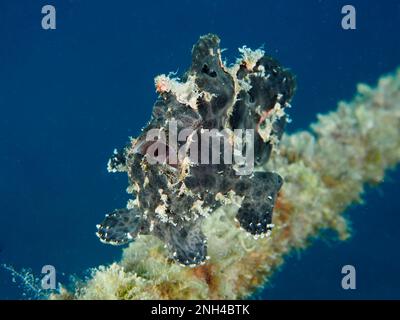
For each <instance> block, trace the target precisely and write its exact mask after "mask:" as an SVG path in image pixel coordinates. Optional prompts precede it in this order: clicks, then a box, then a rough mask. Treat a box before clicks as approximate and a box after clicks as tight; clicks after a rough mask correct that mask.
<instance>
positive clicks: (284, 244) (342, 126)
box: [50, 37, 400, 299]
mask: <svg viewBox="0 0 400 320" xmlns="http://www.w3.org/2000/svg"><path fill="white" fill-rule="evenodd" d="M203 39H209V38H208V37H206V38H203ZM212 39H215V38H212ZM241 51H242V58H241V59H242V61H243V62H242V63H239V64H238V65H237V66H236V68H238V70H237V71H236V72H235V73H236V74H238V73H239V74H241V73H242V74H243V75H244V74H246V73H248V72H249V69H250V70H252V69H254V66H255V65H256V64H257V61H259V59H260V58H261V56H262V54H261V52H259V51H251V50H250V49H248V48H245V47H244V48H242V49H241ZM210 59H211V57H210ZM261 59H267V60H268V58H261ZM264 61H265V60H264ZM218 63H219V66H221V63H220V62H218ZM263 65H265V64H263ZM266 65H268V63H267V64H266ZM199 67H200V66H199ZM201 68H202V69H203V66H201ZM215 68H216V66H215V65H213V64H210V62H208V64H207V67H206V68H204V71H205V73H206V74H207V73H208V74H209V75H210V78H213V75H214V72H216V73H217V72H223V71H221V69H219V68H218V67H217V68H216V70H219V71H216V70H214V69H215ZM261 69H262V68H261ZM265 69H266V70H265V71H264V72H267V70H269V69H268V67H266V68H265ZM197 70H198V69H197ZM239 70H242V71H240V72H239ZM278 71H279V72H278V74H281V73H282V70H281V69H279V70H278ZM260 72H261V73H262V72H263V71H262V70H260ZM228 73H230V72H228ZM189 76H190V74H189ZM256 77H257V76H256ZM242 79H245V77H244V78H242ZM242 79H240V78H238V81H237V83H235V84H234V88H235V89H234V90H239V89H238V88H245V87H247V92H249V91H248V90H251V89H249V88H248V85H249V83H248V81H247V80H244V81H242ZM262 79H263V78H259V80H262ZM184 83H185V82H178V81H175V80H173V79H167V78H166V77H163V76H161V77H158V78H156V84H157V86H156V88H157V90H158V91H159V92H160V93H161V95H165V93H166V92H168V91H172V92H176V90H178V91H180V92H185V93H186V94H181V95H180V97H181V98H182V99H184V101H187V104H188V105H192V103H194V102H195V101H197V100H196V99H192V96H191V94H192V92H193V93H195V94H197V93H198V92H197V91H196V90H197V89H196V90H194V91H193V88H196V85H195V84H193V83H192V82H190V83H189V84H188V85H187V87H186V86H185V85H184ZM186 83H187V82H186ZM278 87H279V86H278ZM253 88H257V87H253ZM279 88H282V87H279ZM290 88H292V86H290ZM357 89H358V90H357V94H356V96H355V97H354V99H353V100H352V101H351V102H340V103H339V106H338V108H337V110H335V111H332V112H330V113H329V114H326V115H319V116H318V121H317V122H316V123H315V124H313V125H312V126H311V130H310V131H301V132H297V133H294V134H290V135H287V134H283V135H282V137H281V139H280V143H279V148H276V151H278V152H272V153H270V154H269V157H265V158H263V159H262V160H261V159H259V161H260V162H259V163H260V164H261V167H262V168H263V169H262V170H260V169H259V170H260V171H264V172H278V173H279V175H280V176H281V177H282V179H283V180H284V183H283V185H282V187H281V189H280V191H279V193H278V194H277V197H276V201H275V206H274V214H273V216H272V224H274V225H275V227H274V228H273V229H272V231H271V235H270V236H269V237H263V238H261V237H258V239H255V237H254V236H252V235H251V232H249V231H248V230H243V229H242V228H239V227H238V225H239V224H240V222H239V223H238V222H237V221H236V219H235V218H236V217H237V215H238V212H239V210H240V208H241V204H242V203H241V197H240V195H237V194H233V193H231V194H228V195H226V196H224V197H223V199H221V202H222V203H223V205H222V206H219V207H218V208H217V209H215V210H214V212H213V213H212V214H208V215H207V216H205V217H204V218H203V219H202V225H201V226H200V229H201V231H202V233H203V234H204V236H205V237H206V238H207V239H208V241H207V251H208V253H207V254H208V255H209V256H210V259H209V260H206V261H205V263H203V264H199V265H196V266H194V267H192V268H188V267H186V266H181V265H180V264H179V263H176V261H175V260H173V259H171V258H170V250H169V249H168V248H165V243H164V239H160V237H157V236H154V235H151V234H150V235H142V236H140V238H137V239H136V240H135V241H133V242H131V243H130V245H129V246H128V247H127V248H125V249H124V250H123V256H122V259H121V260H120V261H118V262H114V263H112V264H111V265H108V266H100V267H97V268H93V269H92V272H91V276H90V277H89V278H88V279H86V280H85V281H84V282H81V283H76V284H75V288H74V289H73V290H72V291H68V290H66V289H65V288H64V287H62V288H61V290H60V293H59V294H57V295H51V297H50V298H52V299H239V298H245V297H249V296H250V295H251V294H252V293H254V291H255V290H256V289H257V288H259V287H260V286H262V285H264V284H265V282H266V281H268V280H269V279H270V277H271V275H272V274H273V272H274V271H275V270H276V269H277V268H278V267H279V266H280V265H281V264H282V263H283V261H284V258H285V256H286V255H287V254H288V253H289V252H291V251H293V250H296V249H303V248H305V247H306V246H307V245H308V244H309V243H310V240H312V239H313V238H315V237H317V236H318V234H319V233H320V232H321V231H322V230H324V229H332V230H335V231H336V232H337V233H338V236H339V239H340V240H345V239H347V238H348V237H349V235H350V230H349V227H348V222H347V219H345V218H344V216H343V213H344V212H345V210H346V208H347V207H348V206H349V205H351V204H353V203H357V202H358V203H359V202H361V195H362V193H363V190H364V186H365V184H370V185H376V184H378V183H381V182H382V181H383V179H384V175H385V170H387V169H391V168H393V167H395V166H396V165H397V164H398V163H399V161H400V138H399V137H400V69H399V70H398V71H397V72H395V73H394V74H392V75H387V76H383V77H381V78H380V79H379V81H378V84H377V86H376V87H375V88H371V87H369V86H367V85H365V84H359V85H358V88H357ZM245 90H246V89H245ZM253 90H254V89H253ZM277 91H279V90H277ZM277 91H275V92H277ZM291 93H292V92H291V91H290V92H288V93H287V95H286V98H284V99H285V101H288V100H289V97H290V96H291ZM269 97H271V96H269ZM284 97H285V96H284ZM163 99H164V98H162V99H161V100H160V101H161V102H160V103H161V105H164V106H165V103H166V102H163ZM167 99H168V98H167ZM169 99H173V97H172V96H170V98H169ZM167 101H168V100H167ZM239 101H241V100H239ZM180 103H181V102H180ZM239 103H241V102H239ZM175 104H176V102H174V105H175ZM193 106H195V104H193ZM282 106H284V104H282ZM277 109H279V108H277ZM185 110H186V112H189V110H190V109H188V108H187V109H185ZM278 111H279V112H280V110H275V111H274V112H276V113H278ZM189 118H190V117H189ZM190 119H191V118H190ZM245 123H247V122H242V125H244V124H245ZM249 123H251V121H250V122H249ZM266 133H268V132H266ZM266 136H267V135H266ZM267 145H268V144H267ZM128 149H129V150H131V149H130V148H128ZM268 153H269V152H266V153H261V154H268ZM127 156H129V155H127V154H124V153H117V154H116V155H115V156H114V157H115V160H112V161H111V164H110V168H111V169H113V168H114V170H117V171H118V170H126V165H127V163H129V161H128V162H124V159H126V158H127ZM268 158H269V159H268ZM113 159H114V158H113ZM267 159H268V161H267V162H263V161H264V160H265V161H266V160H267ZM258 172H259V171H258ZM277 191H278V190H276V191H275V192H277ZM123 212H125V211H123ZM381 219H387V217H381ZM239 220H240V219H239ZM327 250H329V249H327ZM185 252H186V251H185Z"/></svg>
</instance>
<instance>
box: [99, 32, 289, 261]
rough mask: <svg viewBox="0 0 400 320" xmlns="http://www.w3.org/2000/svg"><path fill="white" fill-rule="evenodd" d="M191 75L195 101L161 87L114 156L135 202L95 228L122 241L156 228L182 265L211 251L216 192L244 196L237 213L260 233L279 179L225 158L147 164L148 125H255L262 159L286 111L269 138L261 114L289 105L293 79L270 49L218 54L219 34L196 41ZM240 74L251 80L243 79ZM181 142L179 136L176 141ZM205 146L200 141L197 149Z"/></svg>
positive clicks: (258, 154)
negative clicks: (240, 58)
mask: <svg viewBox="0 0 400 320" xmlns="http://www.w3.org/2000/svg"><path fill="white" fill-rule="evenodd" d="M260 66H263V68H259V67H260ZM232 70H234V71H232ZM261 71H263V72H261ZM235 77H236V79H234V78H235ZM190 78H191V79H195V80H194V82H195V84H196V87H197V92H198V93H199V95H198V98H197V101H196V108H193V107H191V106H189V105H188V104H185V103H182V102H179V101H182V99H179V97H177V94H176V93H175V92H173V91H172V90H171V91H163V92H160V96H159V98H158V100H157V101H156V103H155V105H154V108H153V113H152V118H151V120H150V122H149V123H148V125H147V126H146V127H145V128H144V130H143V132H142V134H141V135H140V136H139V137H138V138H137V139H136V140H135V141H134V142H133V143H132V144H129V145H128V146H127V147H126V148H125V149H124V150H122V151H120V152H117V153H115V154H114V155H113V157H112V158H111V159H110V162H109V169H110V170H111V171H114V172H115V171H120V172H121V171H122V172H127V174H128V177H129V183H130V186H131V189H132V190H131V192H132V193H133V195H134V198H135V199H136V200H135V203H134V205H133V206H130V209H119V210H115V211H114V212H112V213H111V214H109V215H107V216H106V218H105V220H104V221H103V222H102V224H101V225H99V226H98V233H97V235H98V236H99V238H100V239H101V240H102V241H103V242H106V243H111V244H125V243H127V242H128V241H130V240H134V239H135V238H136V237H137V236H138V235H139V234H152V235H155V236H156V237H158V238H160V239H161V240H162V241H163V242H164V243H165V244H166V246H167V247H168V249H169V252H170V256H171V258H172V259H174V260H176V261H178V262H179V263H181V264H184V265H197V264H199V263H202V262H203V261H204V260H205V259H206V257H207V241H206V239H205V236H204V235H203V233H202V231H201V224H202V221H203V219H204V217H205V216H206V215H207V214H211V213H212V211H213V210H215V209H216V208H218V207H219V206H221V205H222V203H221V201H222V200H221V197H216V195H217V194H219V195H222V196H223V197H224V196H227V195H228V194H232V193H233V194H235V195H238V196H240V197H241V198H242V203H241V207H240V209H239V212H238V214H237V220H238V221H239V223H240V226H241V227H242V228H243V229H245V230H246V231H247V232H249V233H251V234H253V235H262V234H264V233H266V232H267V231H268V230H269V229H270V223H271V220H272V211H273V206H274V202H275V199H276V196H277V193H278V191H279V189H280V187H281V185H282V179H281V177H280V176H279V175H278V174H277V173H272V172H254V173H253V174H251V175H238V174H237V172H236V170H235V168H234V167H233V165H232V164H224V163H223V161H222V160H221V164H191V165H189V166H184V165H183V164H182V163H178V164H177V165H169V164H168V162H167V163H165V164H160V163H158V164H150V163H149V162H148V159H147V157H146V151H147V149H148V147H149V143H148V142H146V134H147V132H148V131H149V130H150V129H154V128H157V129H159V128H168V124H169V122H170V121H171V120H175V121H177V126H178V132H179V131H180V130H181V129H184V128H192V129H193V130H197V131H200V129H218V130H223V129H224V128H229V129H232V130H233V129H254V130H255V131H256V134H255V141H254V148H255V164H256V165H259V164H264V163H265V162H266V161H268V159H269V156H270V153H271V150H272V148H273V143H272V140H274V141H277V140H279V138H280V137H281V135H282V133H283V130H284V126H285V123H286V118H285V116H282V117H280V118H279V119H275V121H274V122H273V123H272V128H273V129H272V131H271V134H270V138H269V139H268V140H266V141H265V139H263V138H262V137H261V135H260V134H258V132H259V125H260V119H261V117H262V116H261V114H266V113H267V112H268V111H269V110H271V109H272V108H273V107H274V106H275V104H276V103H277V102H279V103H280V105H282V107H285V106H287V103H288V102H289V101H290V99H291V97H292V95H293V91H294V87H295V84H294V80H293V77H292V75H291V74H290V73H289V72H288V71H287V70H284V69H282V67H280V65H279V64H278V63H277V62H276V61H275V60H273V59H272V58H270V57H267V56H263V57H261V58H260V59H259V60H258V61H256V63H255V65H254V67H253V68H252V69H250V70H249V67H248V66H246V65H245V63H244V62H243V64H242V65H240V66H238V65H237V68H236V69H228V68H227V67H226V66H224V64H223V63H222V61H221V57H220V50H219V39H218V37H217V36H215V35H207V36H203V37H201V38H200V40H199V41H198V43H197V44H196V45H195V46H194V47H193V52H192V66H191V68H190V69H189V70H188V72H187V73H186V74H185V75H184V76H183V79H182V83H185V81H189V79H190ZM238 80H240V81H246V82H247V83H248V84H249V85H250V86H247V87H238V85H237V83H238ZM190 81H193V80H190ZM249 88H250V89H249ZM202 93H207V94H202ZM210 97H211V98H210ZM166 131H167V130H166ZM167 141H168V140H167ZM183 144H184V142H178V148H179V147H181V146H182V145H183ZM221 145H222V141H221ZM169 147H170V146H169ZM200 147H201V143H199V146H198V148H199V150H200ZM210 148H211V146H210ZM210 153H211V152H210ZM160 207H161V208H163V209H164V211H163V214H162V217H161V216H160V214H158V213H157V211H158V212H159V210H158V209H159V208H160Z"/></svg>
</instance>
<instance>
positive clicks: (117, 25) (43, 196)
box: [0, 0, 400, 299]
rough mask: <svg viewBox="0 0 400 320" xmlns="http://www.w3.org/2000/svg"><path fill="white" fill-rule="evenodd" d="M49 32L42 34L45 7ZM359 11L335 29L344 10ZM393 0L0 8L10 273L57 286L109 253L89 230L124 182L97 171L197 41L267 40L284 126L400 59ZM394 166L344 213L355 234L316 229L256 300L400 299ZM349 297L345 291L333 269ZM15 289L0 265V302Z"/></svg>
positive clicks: (3, 233)
mask: <svg viewBox="0 0 400 320" xmlns="http://www.w3.org/2000/svg"><path fill="white" fill-rule="evenodd" d="M45 4H52V5H54V6H55V8H56V10H57V29H56V30H47V31H46V30H43V29H42V28H41V19H42V14H41V8H42V6H43V5H45ZM345 4H352V5H354V6H355V8H356V10H357V29H356V30H347V31H344V30H343V29H342V28H341V25H340V22H341V18H342V14H341V8H342V6H343V5H345ZM399 31H400V1H397V0H385V1H383V0H382V1H374V0H348V1H341V0H340V1H339V0H338V1H334V0H329V1H328V0H320V1H318V0H302V1H298V0H292V1H290V0H285V1H282V0H279V1H278V0H275V1H271V0H260V1H255V0H249V1H216V0H214V1H209V0H204V1H78V0H75V1H73V0H70V1H67V0H63V1H55V0H51V1H50V0H47V1H41V0H35V1H29V0H1V1H0V39H1V44H0V111H1V112H0V263H6V264H9V265H12V266H14V267H15V268H16V269H17V270H20V269H22V268H31V269H32V271H33V272H34V274H36V275H37V276H40V271H41V267H42V266H43V265H46V264H51V265H54V266H55V267H56V269H57V272H58V279H57V281H62V282H65V281H67V280H68V276H69V275H72V274H76V275H78V276H84V274H85V273H84V271H85V270H87V269H88V268H89V267H94V266H97V265H99V264H106V263H110V262H112V261H113V260H115V259H118V258H119V257H120V254H121V249H120V248H117V247H112V246H106V245H103V244H101V243H100V242H99V241H98V239H97V237H96V236H95V234H94V233H95V225H96V223H98V222H99V221H100V220H101V219H102V218H103V216H104V214H105V213H106V212H108V211H110V210H112V209H114V208H118V207H123V206H124V205H125V203H126V201H127V199H128V195H127V194H126V193H125V192H124V190H125V188H126V186H127V178H126V175H123V174H121V175H111V174H109V173H108V172H107V170H106V163H107V161H108V158H109V156H110V155H111V153H112V151H113V149H114V148H115V147H121V146H123V145H124V144H125V143H126V142H127V141H128V136H135V135H137V134H138V133H139V131H140V129H141V127H142V126H144V125H145V123H146V121H147V120H148V119H149V117H150V113H151V108H152V105H153V103H154V101H155V98H156V93H155V92H154V86H153V78H154V76H156V75H157V74H160V73H168V72H169V71H178V73H180V72H183V71H184V70H185V69H186V68H187V67H188V66H189V64H190V50H191V47H192V45H193V44H194V43H195V42H196V41H197V39H198V37H199V36H200V35H202V34H206V33H209V32H213V33H217V34H218V35H219V36H220V37H221V39H222V47H224V48H228V50H227V51H226V52H225V53H224V54H225V56H226V57H227V58H228V59H229V60H230V61H233V58H234V57H235V56H237V54H238V53H237V50H236V48H238V47H241V46H242V45H244V44H246V45H247V46H249V47H252V48H257V47H259V46H260V45H264V48H265V50H266V52H267V53H269V54H271V55H273V56H274V57H276V58H277V59H278V60H280V61H281V62H282V64H283V65H284V66H286V67H290V68H291V69H292V70H293V72H294V73H295V74H296V75H297V80H298V89H297V93H296V96H295V98H294V100H293V103H292V105H293V108H292V109H291V110H290V114H291V118H292V119H293V122H292V123H291V124H290V125H289V126H288V130H289V131H290V132H294V131H296V130H300V129H306V128H307V127H308V125H309V124H310V123H311V122H313V121H315V120H316V114H317V113H325V112H327V111H329V110H332V109H335V108H336V103H337V101H338V100H340V99H346V100H350V99H351V98H352V96H353V95H354V93H355V88H356V84H357V83H359V82H366V83H369V84H374V83H375V82H376V80H377V79H378V77H379V76H380V75H382V74H384V73H387V72H391V71H393V70H395V68H396V67H397V66H399V65H400V42H399V40H398V33H399ZM399 179H400V171H399V170H398V169H397V170H395V171H392V172H390V173H389V174H388V175H387V178H386V179H385V182H384V183H383V184H382V185H380V186H379V187H378V188H374V189H368V191H367V193H366V195H365V199H366V203H365V204H364V205H362V206H354V207H351V208H350V209H349V210H348V211H347V213H346V214H347V215H348V216H349V217H351V220H352V222H353V223H352V226H353V229H354V233H353V237H352V239H351V240H349V241H347V242H344V243H340V242H337V241H335V237H334V236H332V235H331V234H329V233H327V234H323V235H322V236H321V237H320V239H319V240H316V241H315V242H314V245H313V246H311V247H310V248H309V249H308V250H306V251H303V252H299V253H293V254H292V255H291V256H290V257H289V258H288V259H287V262H286V264H285V265H284V266H283V267H282V268H281V270H280V271H279V272H277V273H276V274H275V276H274V277H273V279H272V280H271V282H270V283H269V284H268V285H267V286H266V288H265V289H264V290H261V291H260V292H258V293H257V294H256V295H255V298H257V299H279V298H283V299H300V298H302V299H311V298H315V299H335V298H336V299H358V298H366V299H372V298H378V299H379V298H387V299H395V298H397V299H400V276H399V271H400V250H399V248H398V244H399V241H400V235H399V232H398V229H399V225H400V214H399V211H400V197H399V186H400V184H399ZM346 264H352V265H354V266H355V267H356V270H357V289H356V290H348V291H345V290H343V289H342V288H341V286H340V283H341V278H342V274H341V268H342V266H343V265H346ZM22 293H23V290H21V288H19V287H18V283H13V282H12V279H11V276H10V273H9V272H7V271H5V270H3V269H0V298H1V299H21V298H24V296H23V295H22Z"/></svg>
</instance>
